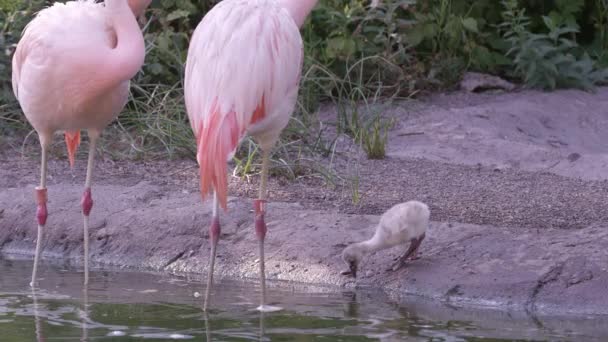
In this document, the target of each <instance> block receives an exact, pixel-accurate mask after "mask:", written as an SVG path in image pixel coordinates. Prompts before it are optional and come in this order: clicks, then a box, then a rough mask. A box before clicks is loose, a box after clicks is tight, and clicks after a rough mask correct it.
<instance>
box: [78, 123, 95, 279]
mask: <svg viewBox="0 0 608 342" xmlns="http://www.w3.org/2000/svg"><path fill="white" fill-rule="evenodd" d="M97 138H99V133H98V132H92V131H91V130H89V159H88V162H87V177H86V180H85V183H84V192H83V194H82V200H81V202H80V205H81V206H82V216H83V219H84V223H83V240H84V284H85V285H87V284H88V283H89V215H91V209H93V197H92V195H91V179H92V177H93V163H94V161H95V146H96V144H97Z"/></svg>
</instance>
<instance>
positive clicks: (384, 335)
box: [0, 259, 608, 342]
mask: <svg viewBox="0 0 608 342" xmlns="http://www.w3.org/2000/svg"><path fill="white" fill-rule="evenodd" d="M31 266H32V265H31V262H29V261H17V260H5V259H0V341H8V342H13V341H14V342H19V341H140V340H153V341H172V340H181V339H185V340H190V341H207V340H212V341H252V340H253V341H353V342H356V341H514V340H522V341H523V340H525V341H529V340H534V341H608V328H607V327H608V320H604V319H601V317H600V318H598V317H578V318H575V319H574V318H560V319H556V318H552V319H542V318H538V317H527V316H525V315H523V316H518V315H516V314H513V313H506V312H496V311H465V310H461V309H458V308H453V307H446V306H440V305H438V304H436V303H422V302H412V304H408V305H397V304H394V303H391V302H390V301H389V300H388V299H387V298H386V297H385V296H384V295H382V294H380V293H370V292H365V291H356V292H352V291H344V292H339V291H336V290H335V289H324V288H311V287H305V286H303V285H299V287H294V286H295V285H289V284H287V285H286V284H283V285H282V286H280V287H276V286H275V287H272V288H270V289H269V297H270V298H269V300H270V302H271V304H274V305H280V306H281V307H283V308H284V310H282V311H279V312H273V313H265V314H261V313H260V312H257V311H255V310H254V309H255V307H256V304H257V299H258V292H257V286H255V284H246V283H240V282H222V283H220V284H217V287H216V290H215V291H214V293H213V303H212V308H213V309H212V310H211V311H210V312H209V313H208V314H204V313H203V311H202V309H201V303H202V297H201V296H200V294H201V293H203V292H204V287H203V285H202V284H200V283H199V282H197V281H189V280H188V279H186V278H184V277H175V276H167V275H157V274H149V273H136V272H123V271H120V272H118V271H95V272H93V273H92V277H91V284H90V285H89V286H88V287H87V288H86V289H85V288H83V286H82V285H81V283H82V274H81V273H80V272H79V270H77V269H76V270H74V269H71V268H69V267H65V266H57V265H45V264H43V265H41V270H40V283H39V288H38V289H36V290H32V289H30V288H29V286H28V282H29V277H30V272H31Z"/></svg>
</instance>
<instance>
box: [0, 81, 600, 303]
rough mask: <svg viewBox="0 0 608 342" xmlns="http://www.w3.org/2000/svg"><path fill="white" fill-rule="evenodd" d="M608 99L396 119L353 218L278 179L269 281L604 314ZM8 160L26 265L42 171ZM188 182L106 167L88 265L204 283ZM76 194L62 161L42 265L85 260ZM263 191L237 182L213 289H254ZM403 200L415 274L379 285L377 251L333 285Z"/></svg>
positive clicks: (158, 165) (142, 166)
mask: <svg viewBox="0 0 608 342" xmlns="http://www.w3.org/2000/svg"><path fill="white" fill-rule="evenodd" d="M607 99H608V90H607V89H600V91H599V92H598V93H597V94H594V95H591V94H587V93H582V92H574V91H566V92H556V93H551V94H545V93H536V92H522V93H517V94H505V95H469V94H453V95H449V96H439V97H434V98H430V99H427V100H425V101H424V102H417V103H404V104H400V105H397V106H395V107H393V108H392V109H391V111H390V112H389V113H387V115H392V116H393V117H395V118H396V119H397V122H398V124H397V127H396V128H395V130H394V131H393V132H391V138H390V140H389V144H390V145H389V149H388V150H389V157H388V158H387V159H385V160H382V161H362V162H361V163H360V165H359V168H360V169H359V172H360V179H361V184H360V189H359V190H360V192H361V195H362V202H361V203H360V204H359V205H357V206H355V205H353V204H352V202H351V196H350V193H349V192H348V190H345V189H344V188H338V189H330V188H327V187H324V186H323V184H322V182H321V181H318V180H315V179H301V180H298V181H295V182H293V183H285V182H284V181H281V180H277V179H274V180H272V182H271V187H270V188H271V194H270V196H271V198H272V199H273V200H274V202H272V203H271V204H270V205H269V214H268V226H269V235H268V238H267V239H268V240H267V246H268V247H267V248H268V249H267V250H268V252H267V263H268V267H267V270H268V277H269V278H270V279H276V280H290V281H297V282H302V283H311V284H313V283H314V284H321V285H331V286H338V287H345V288H352V287H355V286H365V287H376V288H382V289H384V290H386V291H387V292H388V293H389V294H390V295H391V296H393V297H394V298H396V299H399V298H400V297H402V296H404V295H408V294H413V295H419V296H423V297H426V298H431V299H435V300H439V301H442V302H446V303H450V304H453V305H481V306H491V307H501V308H507V307H508V308H511V309H521V310H524V311H526V312H528V313H530V314H534V315H535V314H542V313H559V314H594V313H598V314H608V296H605V294H606V293H608V272H607V269H606V267H608V176H607V175H608V165H607V164H606V163H607V161H608V134H605V133H604V134H602V132H606V131H608V127H607V125H608V105H607ZM522 131H523V132H522ZM410 133H415V134H410ZM556 141H558V142H556ZM560 142H561V143H560ZM5 155H6V158H5V160H2V161H0V228H1V229H0V249H1V250H2V251H3V252H5V253H19V254H31V253H32V251H33V247H34V240H35V224H34V210H35V208H34V204H33V187H34V185H35V184H36V183H37V176H38V163H37V161H36V160H35V159H30V158H26V159H21V158H20V157H15V155H14V154H11V153H6V154H5ZM196 172H197V171H196V168H194V167H193V163H192V162H189V161H179V162H146V163H139V164H130V163H111V162H109V161H105V162H103V161H101V162H99V163H98V166H97V167H96V170H95V177H94V178H95V184H96V185H94V188H93V195H94V199H95V207H94V209H93V214H92V227H93V228H92V229H91V231H92V245H91V249H92V260H93V261H94V262H97V263H99V264H111V265H117V266H129V267H145V268H152V269H157V270H164V271H168V272H193V273H201V272H203V271H204V270H205V268H206V265H207V261H208V249H207V248H208V241H207V224H208V222H209V216H210V207H209V204H201V202H200V196H199V195H198V193H197V191H198V189H197V179H196ZM83 179H84V161H79V163H78V166H77V168H76V169H75V170H74V171H73V172H70V171H69V170H68V168H67V165H66V162H65V161H63V160H61V161H52V162H51V164H50V180H49V200H50V202H49V212H50V217H49V220H48V224H47V226H48V228H47V236H46V237H45V243H46V247H45V254H44V256H45V257H47V258H70V259H73V260H75V261H78V260H80V257H81V253H82V243H81V239H82V231H81V229H82V228H81V216H80V209H79V199H80V194H81V191H82V188H81V185H80V184H81V183H82V181H83ZM256 182H257V180H256V179H255V178H254V179H253V180H252V182H251V183H247V182H244V181H242V180H239V179H231V184H230V191H231V193H232V194H235V195H237V196H238V197H234V198H231V200H230V203H229V213H228V214H227V215H224V216H223V218H222V223H223V234H222V241H221V247H220V250H219V263H218V274H219V275H220V276H221V277H229V278H254V277H256V276H257V273H256V272H257V263H256V253H257V244H256V240H255V234H254V231H253V214H252V212H251V208H252V206H251V201H250V199H249V198H250V197H251V196H255V190H256V189H257V185H256ZM408 199H419V200H422V201H425V202H427V203H428V204H429V205H430V207H431V211H432V220H433V224H432V226H431V227H430V232H429V234H428V239H427V240H425V243H424V245H423V248H422V259H420V260H418V261H416V262H414V263H412V264H411V265H410V266H409V267H408V268H406V269H404V270H401V271H399V272H395V273H387V272H385V271H384V269H385V268H386V267H387V266H388V265H390V263H391V261H392V258H393V257H395V256H397V255H398V254H399V252H400V250H391V251H386V252H382V253H378V254H377V255H375V256H373V257H371V258H370V259H369V260H367V261H366V262H365V263H364V264H363V265H362V271H361V276H360V278H358V279H357V282H356V283H355V282H353V281H352V280H351V279H348V278H345V277H341V276H339V271H340V270H341V269H342V268H343V265H342V263H341V261H340V252H341V251H342V249H343V247H344V246H345V245H346V244H348V243H351V242H354V241H357V240H361V239H364V238H368V237H369V236H370V235H371V234H372V226H373V225H374V224H375V222H377V220H378V216H377V215H378V214H381V213H382V212H383V211H384V210H386V209H387V208H388V207H390V205H392V204H394V203H397V202H402V201H405V200H408Z"/></svg>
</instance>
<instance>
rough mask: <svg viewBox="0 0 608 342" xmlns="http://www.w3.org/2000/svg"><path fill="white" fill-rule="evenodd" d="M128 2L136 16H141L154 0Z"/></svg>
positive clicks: (132, 0) (130, 0)
mask: <svg viewBox="0 0 608 342" xmlns="http://www.w3.org/2000/svg"><path fill="white" fill-rule="evenodd" d="M128 2H129V7H130V8H131V11H132V12H133V14H134V15H135V17H139V16H140V15H142V14H144V11H145V10H146V8H148V6H150V3H151V2H152V0H129V1H128Z"/></svg>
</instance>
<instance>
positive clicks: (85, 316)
mask: <svg viewBox="0 0 608 342" xmlns="http://www.w3.org/2000/svg"><path fill="white" fill-rule="evenodd" d="M81 316H82V337H81V338H80V341H82V342H86V341H88V340H89V327H88V326H87V321H88V320H89V285H88V284H84V285H83V286H82V312H81Z"/></svg>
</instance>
